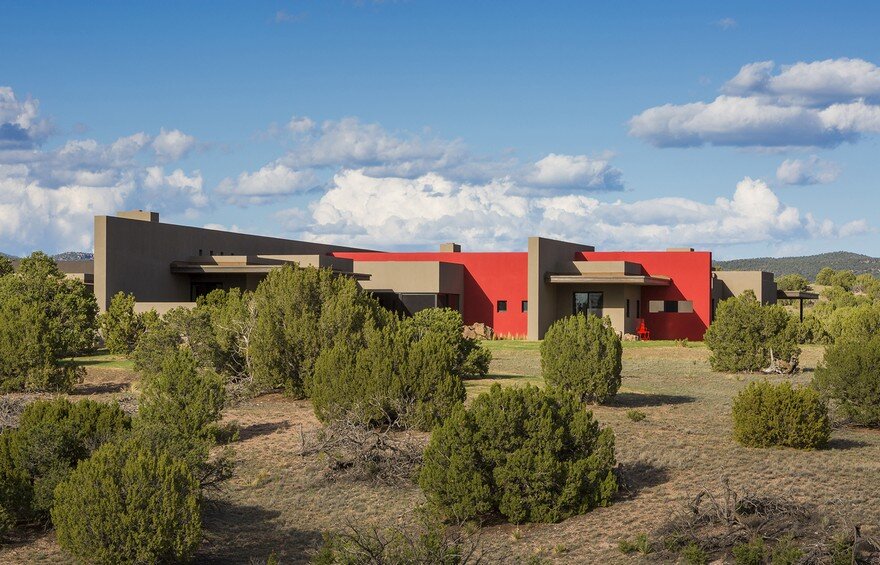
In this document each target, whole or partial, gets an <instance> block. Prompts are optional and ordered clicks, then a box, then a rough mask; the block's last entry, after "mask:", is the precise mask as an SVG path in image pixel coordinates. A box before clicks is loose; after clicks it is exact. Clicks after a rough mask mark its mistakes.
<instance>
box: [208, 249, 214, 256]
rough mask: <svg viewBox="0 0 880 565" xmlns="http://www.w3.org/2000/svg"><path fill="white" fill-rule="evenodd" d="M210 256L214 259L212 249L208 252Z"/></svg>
mask: <svg viewBox="0 0 880 565" xmlns="http://www.w3.org/2000/svg"><path fill="white" fill-rule="evenodd" d="M208 255H210V256H211V257H213V256H214V250H213V249H212V250H210V251H208Z"/></svg>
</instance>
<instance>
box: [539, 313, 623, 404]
mask: <svg viewBox="0 0 880 565" xmlns="http://www.w3.org/2000/svg"><path fill="white" fill-rule="evenodd" d="M622 353H623V349H622V347H621V344H620V338H619V337H618V336H617V332H615V331H614V328H612V327H611V321H610V320H609V319H607V318H599V317H597V316H585V315H583V314H577V315H575V316H568V317H566V318H562V319H561V320H557V321H556V322H554V323H553V325H551V326H550V328H549V329H548V330H547V333H546V334H545V335H544V341H543V342H542V343H541V370H542V371H543V374H544V380H545V381H547V384H549V385H551V386H558V387H562V388H564V389H566V390H570V391H572V392H573V393H575V394H576V395H577V396H578V397H579V398H580V399H581V400H582V401H584V402H596V403H600V404H601V403H603V402H608V401H609V400H611V399H612V398H613V397H614V395H616V394H617V390H618V389H619V388H620V371H621V355H622Z"/></svg>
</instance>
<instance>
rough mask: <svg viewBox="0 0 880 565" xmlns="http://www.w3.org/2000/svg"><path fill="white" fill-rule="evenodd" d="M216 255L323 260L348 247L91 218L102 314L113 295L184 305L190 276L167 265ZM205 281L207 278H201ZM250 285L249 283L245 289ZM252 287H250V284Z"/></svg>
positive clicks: (135, 221)
mask: <svg viewBox="0 0 880 565" xmlns="http://www.w3.org/2000/svg"><path fill="white" fill-rule="evenodd" d="M199 249H202V252H203V256H206V255H209V254H210V252H211V251H214V253H215V254H216V255H219V254H220V252H223V254H224V255H230V254H235V255H257V254H275V255H315V254H320V255H324V254H327V253H330V252H332V251H358V250H355V249H351V248H346V247H340V246H333V245H326V244H321V243H310V242H303V241H294V240H288V239H279V238H274V237H263V236H256V235H246V234H238V233H231V232H224V231H218V230H209V229H204V228H195V227H189V226H178V225H174V224H163V223H160V222H153V221H144V220H137V219H128V218H119V217H114V216H96V217H95V267H94V268H95V295H96V297H97V299H98V306H99V307H100V308H101V309H102V310H104V309H106V308H107V306H108V305H109V302H110V298H112V296H113V295H114V294H116V292H118V291H124V292H130V293H133V294H134V295H135V298H136V299H137V301H138V302H183V301H188V300H189V299H190V277H188V276H183V275H172V274H171V270H170V266H171V262H172V261H177V260H185V259H187V258H189V257H194V256H198V252H199ZM205 280H207V278H206V279H205ZM252 282H253V281H252V280H250V279H248V280H247V285H248V287H251V286H252V284H251V283H252ZM253 286H255V285H253Z"/></svg>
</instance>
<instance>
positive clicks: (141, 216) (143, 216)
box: [116, 210, 159, 222]
mask: <svg viewBox="0 0 880 565" xmlns="http://www.w3.org/2000/svg"><path fill="white" fill-rule="evenodd" d="M116 217H117V218H126V219H128V220H140V221H142V222H158V221H159V212H150V211H146V212H145V211H143V210H126V211H123V212H116Z"/></svg>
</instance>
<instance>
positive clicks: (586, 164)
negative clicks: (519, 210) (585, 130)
mask: <svg viewBox="0 0 880 565" xmlns="http://www.w3.org/2000/svg"><path fill="white" fill-rule="evenodd" d="M282 132H284V134H285V136H289V138H290V140H291V143H292V145H291V146H290V147H289V148H288V150H287V151H286V152H285V153H284V154H283V155H282V156H280V157H278V158H277V159H276V160H275V161H273V162H271V163H269V164H267V165H265V166H264V167H262V168H261V169H260V170H258V171H255V172H244V173H241V174H240V175H239V176H238V178H237V179H236V178H226V179H224V180H223V181H221V183H220V184H219V186H218V192H219V193H220V194H222V195H224V196H226V198H227V201H229V202H233V203H238V204H242V203H265V202H269V201H271V200H274V199H278V198H282V197H285V196H288V195H290V194H294V193H298V192H301V191H303V190H308V189H312V188H315V186H317V185H318V184H320V182H318V181H317V179H319V178H323V179H324V180H329V177H330V176H332V174H335V173H337V172H340V171H347V170H359V171H361V172H362V173H363V174H365V175H367V176H371V177H374V178H389V177H394V178H404V179H415V178H419V177H421V176H423V175H426V174H429V173H436V174H440V175H442V176H443V177H444V178H446V179H449V180H453V181H457V182H462V183H470V184H476V183H481V182H482V183H485V182H490V181H492V180H493V179H498V178H508V179H510V180H511V181H513V182H514V186H515V189H516V190H517V191H520V192H521V193H530V192H554V191H566V190H568V191H572V190H574V191H610V190H622V189H623V187H624V185H623V178H622V177H623V175H622V173H621V171H620V170H619V169H617V168H616V167H614V166H613V165H612V164H611V159H612V156H611V155H610V154H604V155H600V156H597V157H591V156H588V155H565V154H556V153H551V154H549V155H546V156H544V157H543V158H541V159H539V160H537V161H535V162H523V161H521V160H519V159H517V158H514V157H512V156H510V155H502V156H498V157H485V156H477V155H474V154H472V153H471V152H470V151H468V150H467V148H466V147H465V145H464V143H462V141H461V140H458V139H454V140H446V139H441V138H438V137H435V136H431V135H428V134H421V135H419V134H412V133H406V132H404V133H399V132H390V131H388V130H386V129H385V128H383V127H382V126H381V125H379V124H366V123H363V122H361V121H360V120H358V119H356V118H344V119H341V120H327V121H324V122H322V123H321V124H317V123H316V122H315V121H313V120H312V119H310V118H308V117H303V116H295V117H293V118H291V120H290V121H289V122H288V123H287V124H286V126H285V127H284V128H281V127H279V126H277V125H273V126H271V128H270V134H271V136H273V137H278V136H279V135H280V134H281V133H282ZM270 177H271V178H270ZM278 177H284V179H285V180H282V179H279V178H278ZM270 180H271V182H270Z"/></svg>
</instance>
